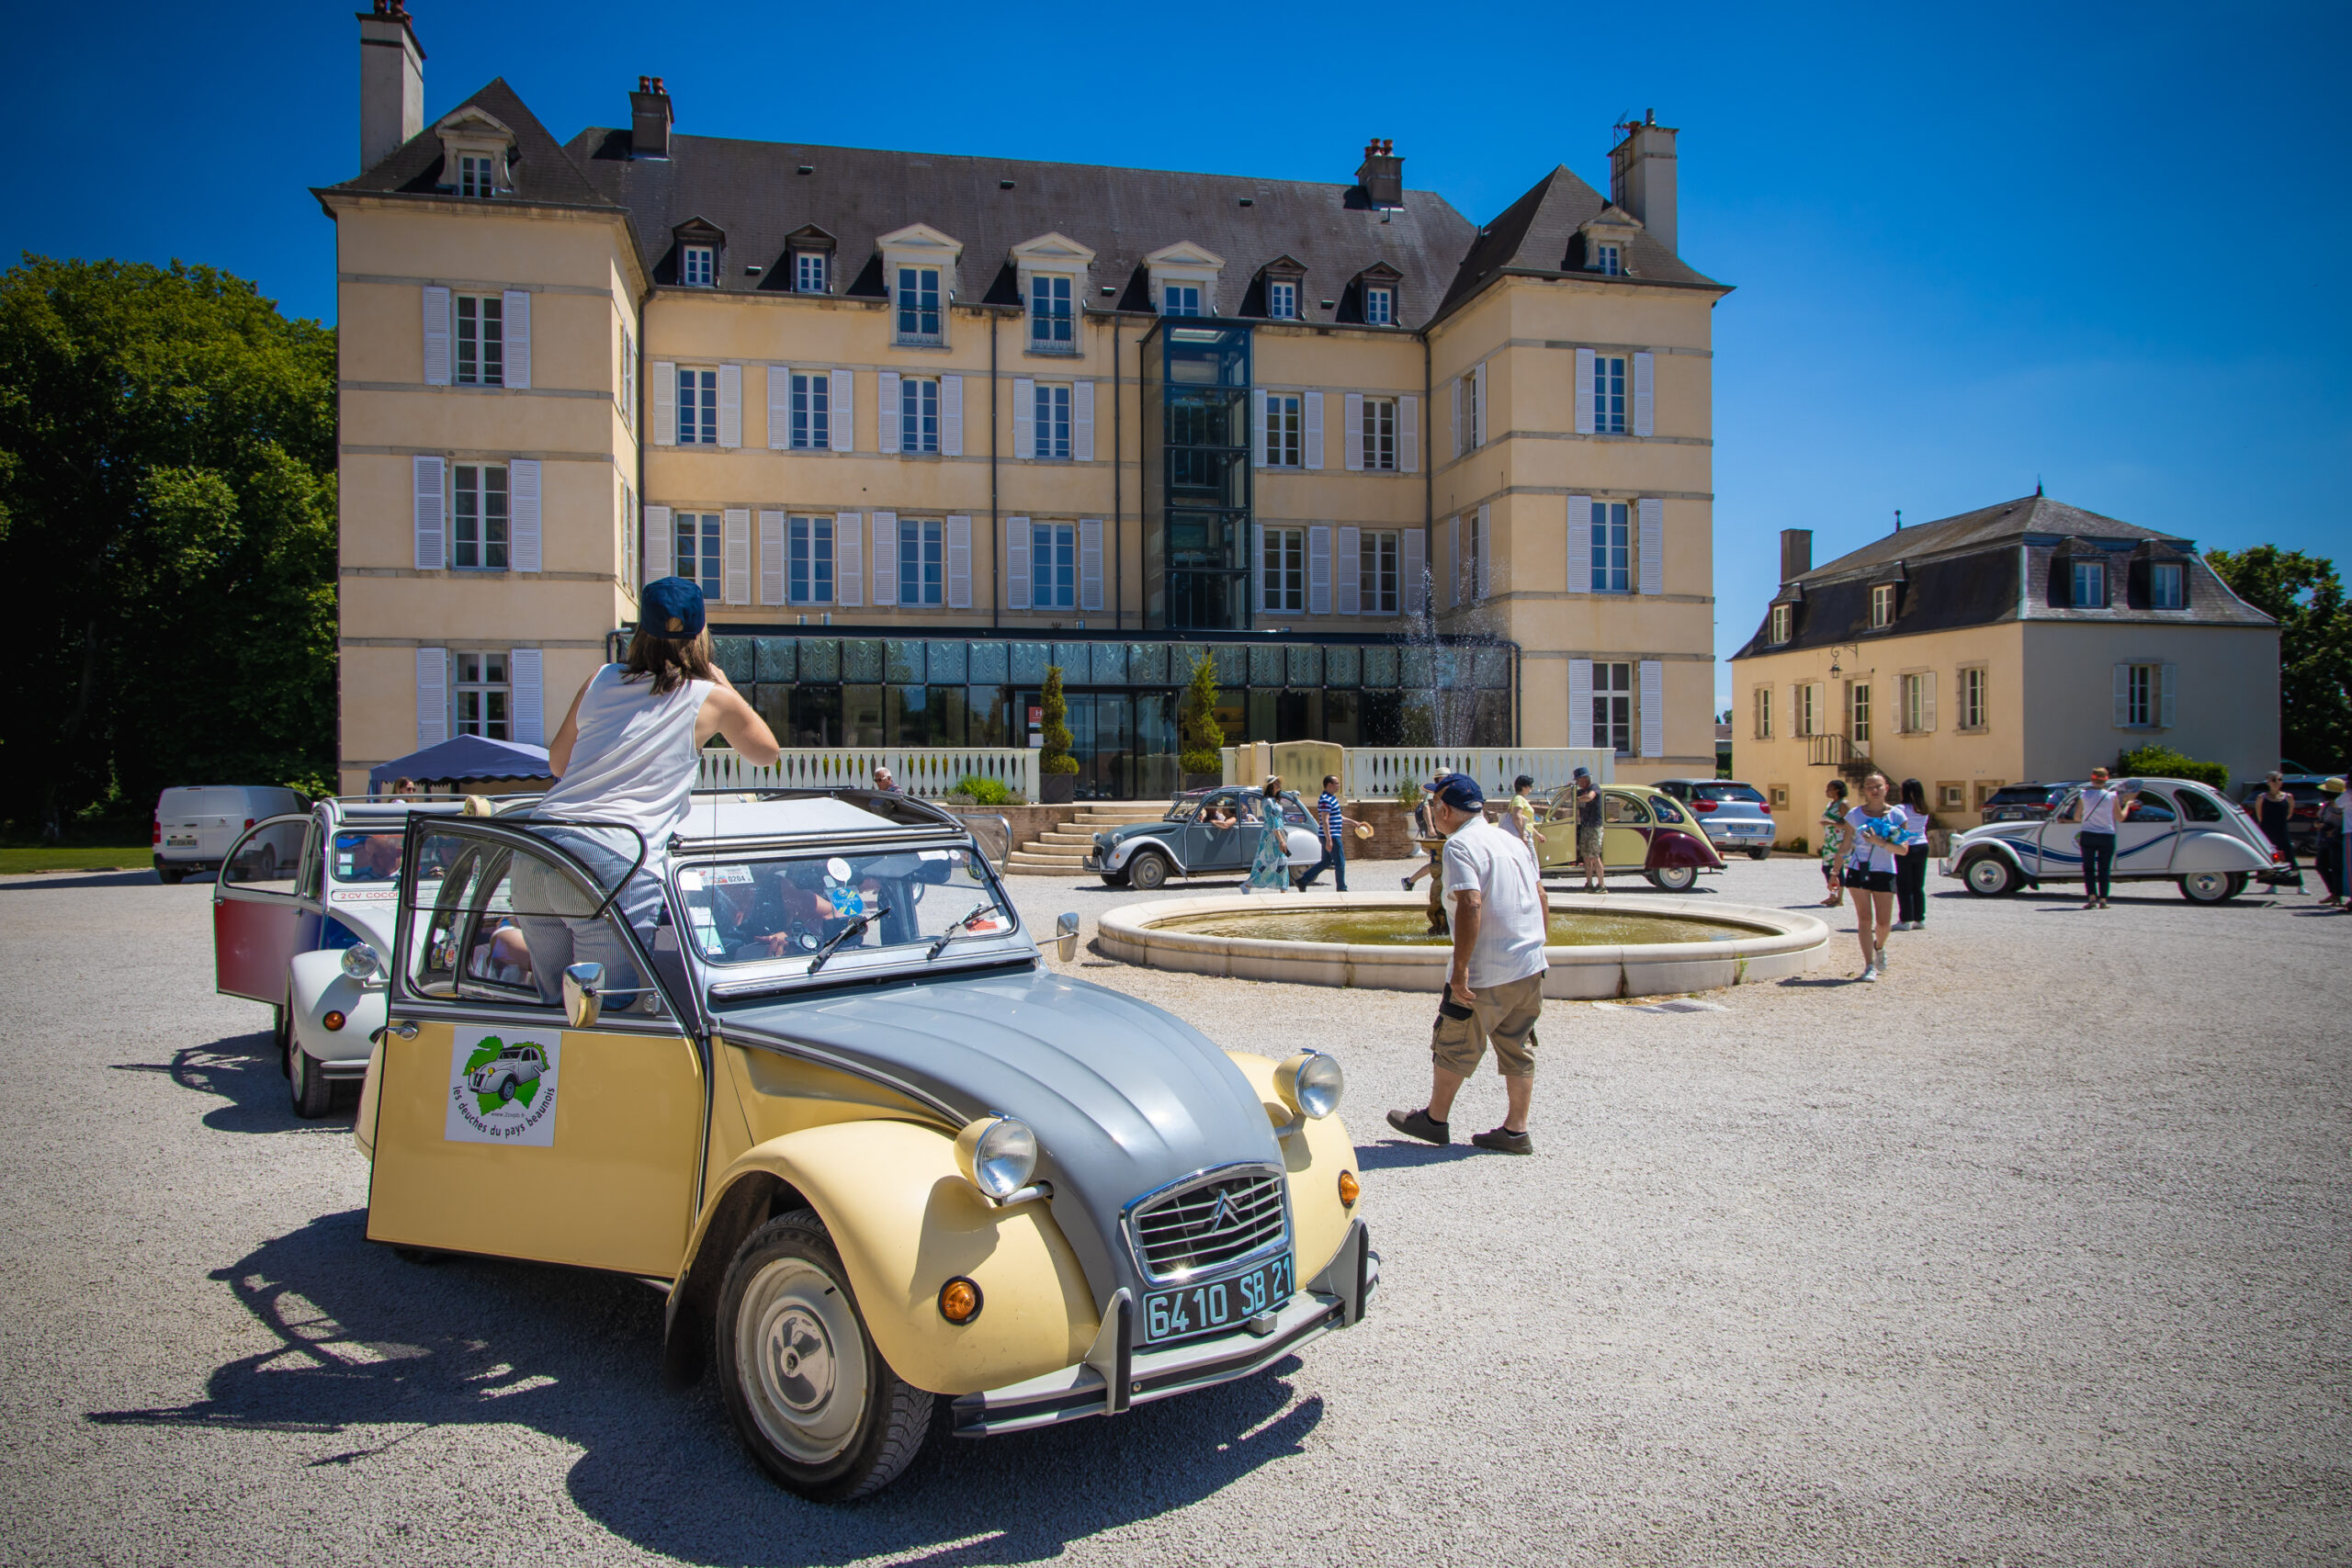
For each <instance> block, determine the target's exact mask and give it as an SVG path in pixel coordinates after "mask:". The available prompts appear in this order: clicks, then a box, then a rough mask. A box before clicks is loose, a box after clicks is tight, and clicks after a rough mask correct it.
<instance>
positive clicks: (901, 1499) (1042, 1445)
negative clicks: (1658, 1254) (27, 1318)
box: [85, 1210, 1323, 1568]
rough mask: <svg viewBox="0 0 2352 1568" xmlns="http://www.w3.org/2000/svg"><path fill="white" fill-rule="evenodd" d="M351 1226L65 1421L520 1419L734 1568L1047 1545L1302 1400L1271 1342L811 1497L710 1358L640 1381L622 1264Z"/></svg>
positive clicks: (1257, 1446) (334, 1220) (346, 1452)
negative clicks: (184, 1395) (413, 1254)
mask: <svg viewBox="0 0 2352 1568" xmlns="http://www.w3.org/2000/svg"><path fill="white" fill-rule="evenodd" d="M366 1224H367V1216H366V1213H365V1212H364V1211H359V1210H353V1211H349V1212H346V1213H336V1214H328V1215H323V1216H322V1217H320V1218H319V1219H317V1220H314V1221H312V1222H311V1224H307V1225H305V1226H303V1227H302V1228H301V1229H300V1230H297V1231H295V1232H293V1233H291V1234H289V1235H283V1236H279V1237H277V1239H275V1240H272V1241H269V1242H266V1243H264V1244H263V1245H262V1246H261V1247H257V1248H255V1249H254V1251H253V1252H251V1253H249V1254H248V1255H246V1256H245V1257H243V1258H240V1259H238V1260H237V1261H236V1262H235V1263H232V1264H231V1265H229V1266H228V1267H226V1268H224V1269H218V1270H216V1271H215V1272H214V1273H213V1274H212V1275H211V1276H210V1277H211V1278H212V1279H213V1280H218V1281H220V1283H221V1284H222V1285H224V1286H225V1287H227V1288H228V1289H229V1290H230V1291H231V1292H233V1293H234V1294H235V1296H236V1298H237V1300H238V1302H239V1303H241V1304H242V1305H243V1306H244V1307H245V1309H246V1310H247V1311H248V1312H250V1313H251V1314H253V1316H254V1320H255V1321H256V1322H257V1323H259V1324H260V1325H263V1326H264V1327H265V1328H266V1329H268V1330H269V1331H270V1332H271V1334H272V1335H273V1336H274V1338H275V1343H273V1344H272V1345H271V1346H270V1347H269V1348H266V1349H264V1350H261V1351H259V1352H257V1353H255V1354H253V1355H249V1356H243V1357H239V1358H238V1359H235V1360H232V1361H230V1362H228V1363H226V1364H224V1365H222V1366H220V1367H219V1368H217V1369H216V1370H215V1371H213V1372H212V1373H211V1374H210V1375H209V1377H208V1378H207V1379H206V1382H205V1386H204V1392H203V1393H202V1395H201V1396H200V1397H198V1398H197V1399H195V1400H192V1401H190V1402H189V1403H187V1404H179V1405H166V1406H158V1407H153V1408H147V1409H131V1410H101V1411H92V1412H89V1413H88V1414H87V1416H85V1419H86V1420H88V1421H89V1422H90V1423H91V1424H92V1425H93V1426H96V1427H181V1428H200V1429H209V1430H215V1431H220V1432H221V1433H223V1434H224V1435H225V1434H229V1433H234V1432H240V1431H254V1432H272V1433H284V1434H294V1435H300V1434H312V1435H314V1436H315V1437H316V1438H318V1439H319V1440H318V1441H317V1442H316V1444H315V1445H314V1446H315V1448H316V1449H317V1450H318V1451H317V1452H316V1453H314V1454H313V1455H312V1456H311V1458H310V1459H309V1460H308V1461H307V1463H308V1464H309V1465H310V1466H311V1467H313V1468H316V1467H322V1466H332V1467H337V1468H344V1469H348V1470H350V1471H351V1472H353V1473H354V1474H355V1475H357V1476H365V1475H366V1474H367V1473H368V1469H369V1467H371V1466H385V1467H404V1466H405V1464H406V1461H404V1460H403V1459H401V1457H400V1456H399V1453H398V1450H399V1447H400V1445H401V1444H402V1443H403V1442H405V1441H406V1440H407V1439H408V1438H412V1437H414V1436H416V1435H417V1434H419V1433H421V1432H426V1431H431V1432H433V1433H434V1434H435V1437H436V1438H437V1439H438V1440H439V1441H440V1442H442V1443H447V1442H449V1441H451V1440H453V1439H452V1438H451V1433H452V1432H453V1431H455V1430H458V1429H462V1428H464V1427H492V1426H500V1425H516V1426H522V1427H529V1428H531V1429H533V1430H535V1431H537V1432H541V1433H544V1434H546V1435H547V1436H548V1437H550V1438H555V1439H557V1440H558V1441H559V1442H561V1443H564V1444H569V1445H571V1446H574V1447H576V1448H577V1449H578V1450H580V1453H581V1457H580V1459H579V1461H577V1462H576V1463H575V1464H574V1465H573V1466H572V1469H571V1472H570V1475H569V1476H568V1478H567V1487H568V1490H569V1491H570V1493H571V1498H572V1501H573V1502H574V1503H575V1504H576V1505H577V1506H579V1507H580V1509H581V1511H582V1513H584V1514H586V1515H587V1516H588V1517H590V1518H592V1519H594V1520H595V1521H596V1522H597V1523H598V1524H600V1525H602V1526H603V1527H604V1528H605V1529H609V1530H611V1531H612V1532H614V1533H615V1534H616V1535H619V1536H621V1537H622V1538H624V1539H626V1540H628V1541H630V1542H632V1543H633V1544H635V1545H636V1546H638V1547H639V1548H640V1549H641V1550H643V1551H647V1552H650V1553H657V1554H660V1555H662V1556H665V1557H674V1558H679V1559H682V1560H684V1561H687V1562H703V1563H722V1564H729V1565H733V1564H742V1565H747V1568H748V1565H752V1564H778V1565H783V1564H793V1565H814V1564H820V1563H834V1562H847V1561H854V1560H856V1559H860V1558H865V1557H872V1556H888V1557H898V1556H901V1555H905V1554H919V1555H920V1556H921V1559H922V1562H925V1563H926V1564H966V1563H970V1564H979V1563H995V1562H1035V1561H1037V1560H1040V1559H1051V1558H1055V1557H1059V1556H1061V1555H1063V1554H1064V1553H1065V1552H1066V1551H1067V1550H1068V1547H1069V1543H1070V1542H1071V1541H1073V1540H1079V1539H1081V1538H1083V1537H1087V1536H1091V1535H1095V1534H1098V1533H1100V1532H1102V1531H1104V1530H1110V1529H1120V1528H1122V1527H1124V1526H1126V1525H1130V1524H1133V1523H1134V1522H1136V1520H1139V1519H1145V1518H1150V1517H1157V1516H1159V1515H1161V1514H1165V1513H1170V1512H1173V1511H1175V1510H1178V1509H1181V1508H1183V1507H1185V1506H1189V1505H1191V1504H1193V1503H1195V1502H1198V1501H1199V1500H1201V1499H1202V1498H1204V1497H1205V1496H1207V1495H1211V1494H1213V1493H1215V1492H1216V1491H1218V1490H1220V1489H1221V1488H1223V1487H1225V1486H1227V1485H1228V1484H1230V1483H1233V1482H1235V1481H1237V1480H1238V1479H1240V1478H1241V1477H1242V1476H1245V1475H1247V1474H1249V1473H1250V1472H1252V1471H1254V1470H1256V1469H1257V1468H1258V1467H1260V1466H1261V1465H1264V1464H1267V1463H1269V1462H1272V1461H1281V1460H1284V1459H1289V1458H1293V1457H1295V1456H1297V1455H1299V1454H1300V1453H1302V1452H1303V1451H1304V1445H1305V1442H1306V1438H1307V1435H1308V1434H1309V1433H1311V1432H1312V1431H1313V1430H1314V1429H1315V1427H1317V1425H1318V1424H1319V1423H1320V1422H1321V1420H1322V1417H1323V1404H1322V1400H1321V1398H1320V1397H1319V1396H1313V1395H1310V1396H1308V1397H1306V1398H1303V1399H1302V1398H1296V1397H1295V1395H1294V1393H1293V1390H1292V1387H1291V1384H1290V1383H1289V1382H1288V1381H1287V1378H1286V1376H1285V1374H1286V1373H1289V1372H1292V1371H1295V1370H1296V1369H1297V1368H1298V1367H1299V1364H1300V1363H1299V1361H1298V1360H1297V1359H1295V1358H1292V1359H1285V1360H1283V1361H1282V1362H1279V1363H1277V1364H1276V1365H1275V1366H1274V1367H1273V1368H1272V1369H1271V1370H1269V1371H1266V1372H1264V1373H1261V1374H1260V1375H1259V1376H1257V1377H1253V1378H1249V1379H1244V1380H1242V1381H1240V1382H1233V1383H1227V1384H1225V1385H1223V1386H1221V1387H1218V1388H1214V1389H1207V1390H1204V1391H1201V1392H1199V1393H1192V1394H1186V1395H1182V1396H1180V1397H1178V1398H1175V1399H1171V1400H1169V1401H1166V1402H1164V1403H1160V1404H1148V1405H1143V1406H1139V1407H1137V1408H1136V1409H1135V1410H1133V1411H1131V1412H1129V1413H1128V1414H1126V1415H1125V1416H1119V1417H1117V1418H1116V1419H1114V1420H1109V1421H1103V1420H1086V1421H1080V1422H1076V1423H1073V1424H1071V1425H1070V1426H1068V1427H1060V1428H1057V1429H1051V1430H1047V1431H1043V1432H1035V1433H1027V1434H1022V1435H1017V1436H1012V1437H1004V1438H985V1439H981V1440H978V1441H965V1440H959V1439H956V1438H949V1437H946V1436H944V1434H941V1435H937V1436H934V1438H933V1441H932V1443H931V1444H930V1446H929V1447H928V1448H926V1449H925V1450H924V1451H923V1452H922V1454H921V1455H920V1456H918V1458H917V1459H916V1461H915V1462H914V1464H913V1465H912V1466H911V1467H910V1469H909V1470H908V1472H907V1473H906V1474H904V1475H903V1476H901V1477H900V1478H899V1480H898V1481H897V1482H896V1483H894V1484H892V1485H891V1486H890V1487H889V1488H888V1490H886V1491H885V1492H883V1493H882V1494H880V1495H878V1496H876V1497H874V1498H872V1499H869V1500H868V1501H866V1502H864V1503H861V1504H858V1505H856V1506H853V1507H842V1508H828V1507H821V1506H816V1505H813V1504H809V1503H805V1502H803V1501H801V1500H800V1499H799V1498H797V1497H796V1496H794V1495H792V1494H790V1493H788V1492H786V1491H784V1490H783V1489H782V1488H781V1487H779V1486H777V1485H775V1483H773V1482H772V1481H770V1480H769V1479H768V1477H767V1475H766V1474H765V1472H763V1471H761V1470H760V1469H759V1467H758V1466H757V1465H756V1464H754V1463H753V1462H752V1461H751V1460H750V1459H749V1458H748V1457H747V1456H746V1455H745V1454H744V1452H743V1450H742V1449H741V1446H740V1444H739V1443H738V1442H737V1440H736V1438H735V1435H734V1432H733V1430H732V1428H731V1427H730V1426H729V1421H728V1416H727V1412H726V1407H725V1405H724V1404H723V1402H722V1401H721V1399H720V1397H719V1395H718V1389H717V1387H716V1385H715V1383H714V1382H712V1380H711V1379H710V1378H709V1377H706V1378H705V1379H704V1381H703V1382H702V1384H701V1385H700V1386H699V1387H697V1388H695V1389H694V1390H692V1391H690V1392H687V1393H674V1392H672V1391H670V1390H668V1389H666V1388H665V1387H664V1386H663V1384H662V1375H661V1342H662V1298H661V1296H660V1295H659V1294H658V1293H656V1292H654V1291H652V1290H650V1289H648V1288H647V1287H646V1286H645V1285H644V1284H642V1283H641V1282H639V1281H638V1280H630V1279H627V1278H624V1277H621V1276H617V1275H611V1274H602V1273H595V1272H591V1271H588V1270H583V1269H562V1268H556V1267H552V1266H547V1265H538V1264H528V1263H514V1262H505V1261H499V1260H494V1259H487V1258H444V1259H442V1260H440V1261H439V1262H438V1263H435V1264H432V1265H424V1264H419V1263H414V1262H411V1261H409V1260H408V1259H406V1258H402V1257H401V1256H400V1255H398V1254H396V1253H394V1252H393V1251H392V1250H391V1249H390V1248H389V1247H380V1246H376V1245H373V1244H371V1243H369V1242H368V1240H367V1239H366ZM455 1440H456V1441H458V1442H460V1443H463V1442H464V1441H465V1439H463V1438H456V1439H455ZM481 1451H483V1452H484V1453H486V1454H494V1453H496V1452H498V1451H499V1443H498V1440H497V1439H496V1438H490V1439H487V1440H485V1441H484V1442H483V1443H482V1444H481ZM379 1484H380V1485H381V1486H382V1487H383V1489H384V1491H385V1493H386V1496H385V1498H384V1500H383V1506H387V1507H390V1508H393V1509H398V1508H400V1507H402V1506H415V1507H424V1506H429V1505H427V1504H426V1503H424V1502H423V1501H422V1500H405V1501H404V1499H407V1498H408V1492H407V1488H408V1486H409V1484H410V1482H409V1479H408V1477H407V1475H406V1474H405V1473H404V1471H393V1472H387V1473H384V1474H382V1475H381V1477H380V1481H379Z"/></svg>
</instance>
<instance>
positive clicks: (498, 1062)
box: [441, 1027, 563, 1149]
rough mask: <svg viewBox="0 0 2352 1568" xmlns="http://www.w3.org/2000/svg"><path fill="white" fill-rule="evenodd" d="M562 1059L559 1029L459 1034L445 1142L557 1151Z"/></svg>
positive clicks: (454, 1047)
mask: <svg viewBox="0 0 2352 1568" xmlns="http://www.w3.org/2000/svg"><path fill="white" fill-rule="evenodd" d="M562 1054H563V1037H562V1034H561V1032H560V1031H558V1030H553V1029H548V1030H536V1029H531V1028H528V1027H526V1028H521V1029H516V1028H512V1027H501V1028H498V1029H460V1030H458V1032H457V1033H456V1035H455V1037H454V1038H453V1039H452V1040H451V1042H450V1045H449V1114H448V1118H447V1122H445V1123H444V1126H443V1129H442V1134H441V1135H442V1137H443V1139H444V1140H445V1141H446V1142H448V1143H453V1144H519V1145H525V1146H526V1147H530V1148H538V1149H545V1148H552V1147H554V1146H555V1096H556V1076H557V1074H556V1068H557V1066H558V1064H559V1062H560V1059H561V1056H562Z"/></svg>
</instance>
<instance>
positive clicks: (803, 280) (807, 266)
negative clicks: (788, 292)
mask: <svg viewBox="0 0 2352 1568" xmlns="http://www.w3.org/2000/svg"><path fill="white" fill-rule="evenodd" d="M827 287H828V286H827V284H826V281H825V253H824V252H822V251H795V252H793V253H792V291H793V292H794V293H796V294H822V293H824V292H825V291H826V289H827Z"/></svg>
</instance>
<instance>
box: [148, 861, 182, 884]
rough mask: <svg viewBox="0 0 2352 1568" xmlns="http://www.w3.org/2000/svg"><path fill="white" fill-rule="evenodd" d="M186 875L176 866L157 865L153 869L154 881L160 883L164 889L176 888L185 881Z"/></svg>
mask: <svg viewBox="0 0 2352 1568" xmlns="http://www.w3.org/2000/svg"><path fill="white" fill-rule="evenodd" d="M186 879H187V872H184V871H182V870H180V869H179V868H178V867H177V866H161V865H159V866H157V867H156V868H155V880H156V881H158V882H160V883H162V884H163V885H164V886H166V887H177V886H179V885H180V884H181V882H183V881H184V880H186Z"/></svg>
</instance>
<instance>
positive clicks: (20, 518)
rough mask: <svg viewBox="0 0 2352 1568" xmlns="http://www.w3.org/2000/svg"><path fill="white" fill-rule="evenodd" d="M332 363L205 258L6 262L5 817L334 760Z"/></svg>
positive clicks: (1, 315)
mask: <svg viewBox="0 0 2352 1568" xmlns="http://www.w3.org/2000/svg"><path fill="white" fill-rule="evenodd" d="M334 370H335V354H334V333H333V332H332V331H331V330H330V329H328V328H326V327H323V326H321V325H320V324H319V323H318V322H316V321H291V320H288V318H286V317H284V316H282V315H280V314H279V313H278V311H277V307H276V305H274V304H273V303H272V302H271V301H269V300H267V299H263V298H262V297H261V295H260V293H259V292H258V291H257V290H256V289H255V288H254V286H253V285H252V284H250V283H248V282H245V281H244V280H243V279H241V278H236V277H232V276H228V275H226V274H224V273H219V272H215V271H213V270H212V269H210V268H209V267H198V266H188V265H181V264H179V263H175V264H173V265H172V266H170V267H169V268H164V267H157V266H151V265H144V264H134V263H125V262H107V261H99V262H87V261H60V260H55V259H51V258H49V257H45V256H35V255H30V254H28V255H27V256H25V257H24V259H23V261H22V263H21V264H20V265H17V266H16V267H15V268H13V269H11V270H10V271H8V272H7V273H6V275H0V572H5V574H6V581H8V582H10V583H12V584H14V585H15V589H16V592H17V603H18V604H19V610H18V620H17V626H18V637H17V644H16V646H17V657H15V658H14V659H12V660H9V661H8V667H7V670H6V672H5V674H0V690H5V693H6V697H5V712H0V741H4V742H5V744H6V749H7V750H6V755H7V756H8V757H9V758H10V760H11V761H12V763H13V765H12V766H11V767H9V768H8V769H6V771H5V773H0V818H6V819H7V820H8V821H11V822H15V823H17V824H19V825H26V824H29V823H34V822H37V823H39V824H40V827H41V829H42V830H43V831H44V832H47V833H51V834H54V833H55V832H56V831H57V830H58V829H59V828H60V827H61V826H62V822H63V821H64V820H65V819H66V818H70V817H73V816H74V815H77V814H82V813H87V812H92V811H104V810H107V809H109V808H111V809H115V810H121V811H129V812H137V813H140V814H143V813H144V811H145V809H146V807H148V806H149V805H151V804H152V803H153V798H154V795H155V793H156V792H157V791H158V790H159V789H161V788H162V787H164V785H166V784H194V783H217V784H296V785H297V786H298V787H299V786H304V785H307V786H310V787H312V788H316V787H319V786H321V785H322V784H323V783H324V781H326V780H327V779H329V778H331V777H332V776H333V773H334V712H335V708H334V703H335V671H334V636H335V584H334V569H335V500H334V457H335V403H334ZM35 759H38V761H34V760H35Z"/></svg>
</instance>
